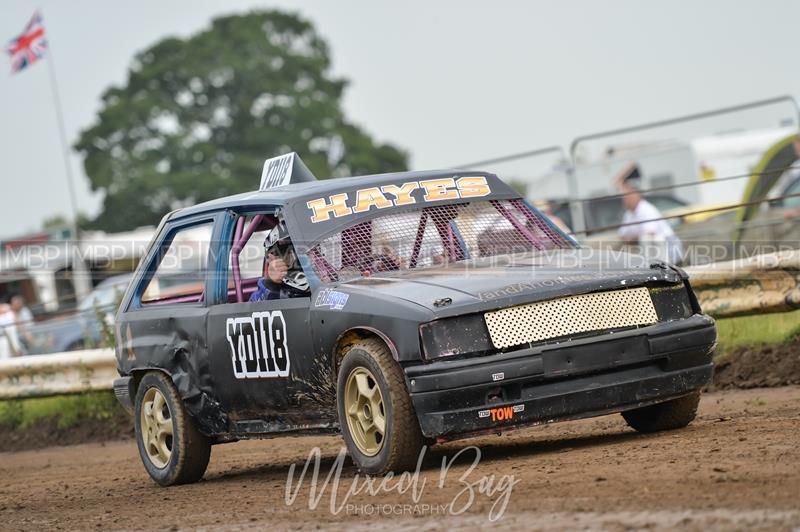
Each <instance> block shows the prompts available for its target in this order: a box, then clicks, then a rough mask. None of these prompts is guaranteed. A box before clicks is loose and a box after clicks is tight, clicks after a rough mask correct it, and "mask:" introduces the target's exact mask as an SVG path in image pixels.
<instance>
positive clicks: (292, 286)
mask: <svg viewBox="0 0 800 532" xmlns="http://www.w3.org/2000/svg"><path fill="white" fill-rule="evenodd" d="M264 250H265V254H264V277H263V278H262V279H259V280H258V289H257V290H256V291H255V292H253V294H252V295H251V296H250V301H267V300H270V299H288V298H291V297H308V295H309V291H310V290H309V287H308V279H306V274H305V273H303V269H302V268H301V267H300V262H299V261H298V260H297V255H296V254H295V251H294V246H293V245H292V241H291V239H290V238H289V232H288V231H287V230H286V225H285V224H284V223H283V222H282V221H280V222H278V224H277V225H276V226H275V227H273V228H272V229H271V230H270V232H269V233H268V234H267V237H266V238H265V239H264Z"/></svg>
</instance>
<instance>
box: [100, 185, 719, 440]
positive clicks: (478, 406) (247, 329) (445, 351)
mask: <svg viewBox="0 0 800 532" xmlns="http://www.w3.org/2000/svg"><path fill="white" fill-rule="evenodd" d="M304 181H305V180H304ZM278 220H281V221H283V222H284V223H285V224H286V227H287V228H288V230H289V233H290V235H291V239H292V242H293V244H294V246H295V249H296V251H297V255H298V257H299V259H300V263H301V264H302V267H303V269H304V271H305V273H306V275H307V277H308V279H309V284H310V286H311V292H310V295H309V297H299V298H293V299H281V300H270V301H259V302H249V301H248V299H249V294H250V293H252V291H253V290H254V289H255V283H256V282H257V278H258V277H259V276H260V273H259V272H260V270H259V269H258V268H257V267H258V266H260V262H259V261H260V260H261V258H260V255H259V253H260V252H261V251H263V249H262V248H261V247H260V241H259V239H260V238H261V237H259V236H258V235H259V234H260V233H261V232H263V231H266V230H267V229H269V228H270V227H272V226H273V225H274V224H275V223H276V222H277V221H278ZM187 231H188V232H193V233H192V234H194V235H198V234H200V233H202V234H203V235H205V236H204V238H205V240H200V239H195V238H184V236H182V235H186V234H187ZM181 239H183V240H181ZM177 242H184V243H185V244H186V249H187V250H194V251H196V252H197V253H196V254H195V255H194V256H192V258H191V259H190V260H187V259H185V258H184V259H181V258H180V257H178V255H180V253H179V252H176V251H175V250H176V245H177V244H176V243H177ZM248 250H251V251H252V250H255V251H254V253H252V254H251V255H252V256H251V257H249V258H248V257H245V254H246V253H245V252H247V251H248ZM178 251H180V250H178ZM173 255H174V256H175V257H178V258H177V259H176V260H175V261H174V262H175V264H176V265H177V266H176V267H175V268H174V269H173V270H174V271H162V270H164V268H165V266H164V264H165V263H166V261H167V259H169V258H170V257H172V256H173ZM248 261H249V262H250V263H254V264H255V265H256V266H255V267H252V268H250V267H248V265H247V263H248ZM643 261H644V259H641V258H639V257H634V256H630V255H627V254H623V253H616V254H612V253H603V252H598V251H593V250H587V249H583V248H580V247H579V246H577V244H576V243H575V242H574V241H573V240H572V239H571V238H570V237H569V236H567V235H565V234H564V233H563V232H561V231H560V230H559V229H558V228H556V227H555V226H554V225H553V224H552V223H550V222H549V220H547V218H546V217H545V216H544V215H542V214H541V213H540V212H539V211H537V210H536V209H534V208H533V207H531V206H530V205H528V204H527V203H526V202H525V201H524V200H522V199H521V198H520V197H519V195H518V194H517V193H516V192H515V191H514V190H512V189H511V188H510V187H509V186H507V185H506V184H504V183H503V182H502V181H501V180H500V179H498V178H497V177H496V176H494V175H493V174H490V173H487V172H475V171H460V170H459V171H438V172H424V173H422V172H417V173H413V172H409V173H400V174H384V175H378V176H366V177H359V178H346V179H344V178H343V179H331V180H326V181H319V182H316V181H311V180H308V181H307V182H300V183H293V184H288V185H284V186H278V187H275V188H270V189H267V190H264V191H260V192H253V193H246V194H241V195H237V196H232V197H228V198H223V199H220V200H215V201H212V202H209V203H205V204H202V205H197V206H194V207H190V208H187V209H183V210H180V211H177V212H174V213H171V214H170V215H168V216H166V217H165V218H164V220H163V221H162V223H161V225H160V227H159V229H158V232H157V235H156V237H155V239H154V241H153V243H152V244H151V246H150V249H149V251H148V253H147V255H146V256H145V257H144V258H143V259H142V262H141V264H140V266H139V269H138V270H137V272H136V274H135V276H134V278H133V280H132V282H131V284H130V286H129V288H128V290H127V292H126V294H125V297H124V299H123V301H122V304H121V307H120V310H119V313H118V316H117V321H116V327H117V352H116V354H117V359H118V365H119V373H120V375H121V378H120V379H118V380H117V381H116V382H115V390H116V392H117V396H118V398H119V399H120V401H121V402H122V403H123V404H124V405H126V406H127V407H129V408H132V407H133V402H134V399H133V398H134V397H135V396H136V391H137V390H136V388H137V385H138V382H139V381H140V379H141V376H142V375H144V374H145V373H147V372H151V371H157V372H161V373H163V374H165V375H167V376H168V377H169V379H170V380H171V381H172V382H173V383H174V386H175V388H176V389H177V392H178V394H179V396H180V398H181V399H182V401H183V403H184V405H185V407H186V410H187V412H188V413H189V415H190V417H191V418H192V420H193V421H194V423H195V424H196V425H197V427H198V429H199V431H200V432H201V433H202V434H204V435H205V436H207V437H209V438H211V439H212V441H213V442H222V441H228V440H233V439H240V438H248V437H265V436H274V435H278V434H304V433H320V432H329V431H336V430H339V429H340V426H341V425H342V424H343V423H340V419H339V416H337V397H338V398H339V400H340V401H341V400H342V398H341V397H342V393H343V392H342V390H337V374H338V372H339V368H340V366H341V363H342V358H343V357H344V356H345V355H346V354H347V352H348V349H349V347H350V346H352V345H353V344H355V343H357V342H358V341H359V340H362V339H364V338H374V339H377V340H379V341H380V342H382V343H383V344H385V346H386V348H387V349H388V352H390V353H391V357H392V359H393V360H394V364H396V365H397V366H398V367H399V368H400V370H401V371H402V376H403V381H404V385H405V388H406V391H407V393H408V396H409V397H410V399H411V404H412V405H413V410H414V412H415V415H416V418H417V421H418V423H419V427H420V430H421V433H422V435H424V437H425V438H426V439H427V440H426V441H432V440H435V441H446V440H450V439H455V438H459V437H463V436H468V435H473V434H479V433H484V432H502V431H504V430H507V429H510V428H513V427H517V426H521V425H531V424H537V423H543V422H550V421H555V420H565V419H575V418H581V417H588V416H594V415H600V414H605V413H610V412H621V411H625V410H630V409H637V408H643V407H646V406H647V405H652V404H655V403H660V402H665V401H668V400H672V399H675V398H677V397H681V396H685V395H687V394H690V393H693V392H696V391H698V390H699V389H700V388H702V387H703V386H704V385H705V384H706V383H707V382H708V381H709V380H710V378H711V374H712V362H711V356H712V350H713V348H714V345H715V341H716V332H715V326H714V322H713V320H712V319H711V318H709V317H707V316H705V315H703V314H702V313H701V309H700V308H699V305H698V302H697V300H696V298H695V297H694V294H693V293H692V290H691V288H690V285H689V281H688V279H687V276H686V275H685V273H684V272H683V271H682V270H680V269H679V268H676V267H673V266H670V265H668V264H664V263H655V264H649V263H646V262H643ZM187 263H191V264H193V265H197V267H195V268H193V269H192V268H188V267H187V266H186V265H187ZM189 270H191V271H189ZM187 271H189V273H187ZM358 404H359V405H361V403H358ZM354 408H355V407H354ZM382 408H383V407H382V406H381V409H382ZM367 410H368V409H367V408H366V407H365V414H364V415H366V416H369V415H371V414H372V413H371V412H368V411H367ZM359 415H361V413H359ZM387 415H388V414H387ZM367 454H368V453H367Z"/></svg>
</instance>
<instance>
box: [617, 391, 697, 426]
mask: <svg viewBox="0 0 800 532" xmlns="http://www.w3.org/2000/svg"><path fill="white" fill-rule="evenodd" d="M699 403H700V392H699V391H698V392H693V393H691V394H689V395H684V396H683V397H678V398H677V399H672V400H671V401H666V402H664V403H658V404H655V405H650V406H645V407H642V408H637V409H635V410H628V411H627V412H623V413H622V417H624V418H625V421H626V422H627V423H628V425H629V426H630V427H632V428H634V429H636V430H637V431H639V432H644V433H648V432H658V431H661V430H672V429H680V428H683V427H685V426H686V425H688V424H689V423H691V422H692V420H693V419H694V418H695V416H696V415H697V405H698V404H699Z"/></svg>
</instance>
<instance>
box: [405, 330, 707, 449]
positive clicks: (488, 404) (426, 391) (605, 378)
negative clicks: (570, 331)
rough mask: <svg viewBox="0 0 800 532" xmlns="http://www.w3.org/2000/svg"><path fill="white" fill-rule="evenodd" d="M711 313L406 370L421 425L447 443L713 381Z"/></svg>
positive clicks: (627, 405) (649, 399) (641, 402)
mask: <svg viewBox="0 0 800 532" xmlns="http://www.w3.org/2000/svg"><path fill="white" fill-rule="evenodd" d="M715 345H716V329H715V326H714V320H713V319H711V318H709V317H708V316H705V315H700V314H696V315H694V316H692V317H690V318H686V319H682V320H676V321H671V322H664V323H658V324H655V325H651V326H648V327H641V328H638V329H633V330H628V331H623V332H617V333H606V334H602V335H599V336H593V337H589V338H582V339H578V340H573V341H569V342H563V343H560V344H558V343H554V344H548V345H543V346H536V347H532V348H529V349H524V350H519V351H514V352H511V353H500V354H496V355H489V356H483V357H476V358H469V359H462V360H450V361H448V360H442V361H437V362H432V363H429V364H421V365H416V366H408V367H406V368H405V372H406V377H407V380H408V385H409V390H410V393H411V398H412V400H413V402H414V407H415V409H416V412H417V416H418V417H419V421H420V426H421V427H422V432H423V434H424V435H425V436H427V437H432V438H437V439H439V440H441V441H444V440H451V439H456V438H458V437H462V436H468V435H472V434H476V433H482V432H501V431H504V430H508V429H509V428H513V427H517V426H522V425H532V424H539V423H546V422H550V421H558V420H565V419H578V418H583V417H591V416H596V415H601V414H607V413H611V412H620V411H623V410H628V409H631V408H638V407H640V406H645V405H647V404H652V403H658V402H661V401H666V400H669V399H671V398H674V397H679V396H681V395H686V394H687V393H690V392H692V391H694V390H698V389H700V388H702V387H703V386H704V385H705V384H706V383H708V382H709V381H710V380H711V376H712V372H713V364H712V362H711V357H712V354H713V350H714V347H715Z"/></svg>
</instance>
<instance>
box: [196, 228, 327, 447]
mask: <svg viewBox="0 0 800 532" xmlns="http://www.w3.org/2000/svg"><path fill="white" fill-rule="evenodd" d="M234 216H235V215H234ZM237 218H238V217H237ZM252 218H253V216H249V217H247V218H246V221H247V224H249V223H251V222H252ZM233 225H234V224H232V230H231V233H230V237H231V238H233V235H234V232H235V230H234V229H233ZM245 227H246V225H245ZM244 232H245V233H246V232H247V229H245V230H244ZM254 233H255V234H252V233H251V235H252V236H250V237H249V240H248V243H247V245H246V246H245V248H244V249H242V250H241V252H240V255H246V256H248V257H249V258H250V259H252V258H253V256H254V255H255V254H259V253H260V254H261V255H263V246H262V242H263V238H264V236H263V233H264V232H263V231H262V232H259V231H254ZM236 234H239V232H236ZM233 244H234V243H233V242H232V243H231V244H230V245H229V246H227V248H226V249H225V252H226V253H227V254H228V256H230V254H231V248H235V246H234V245H233ZM254 251H255V253H254ZM235 252H236V250H235V249H234V253H235ZM232 260H233V259H232V258H230V260H224V261H223V260H220V261H219V262H220V265H221V266H222V267H223V268H224V269H225V271H222V270H220V271H219V272H217V275H219V276H220V277H221V278H224V279H226V280H227V283H226V290H224V291H223V292H224V293H221V294H217V296H215V297H216V300H215V301H214V302H213V303H212V304H211V305H210V308H209V317H208V334H207V337H208V343H209V352H210V353H211V359H210V363H211V373H212V375H213V378H214V387H215V389H217V390H218V397H219V399H220V402H221V406H222V408H223V409H224V410H225V411H226V412H227V414H228V417H229V419H230V420H231V421H232V422H233V423H234V430H235V431H237V432H253V433H259V432H275V431H282V430H291V429H294V428H298V427H300V426H313V425H315V424H317V423H318V422H320V420H321V419H323V418H325V415H324V413H323V412H322V410H323V408H321V406H325V405H320V403H319V402H318V401H312V400H311V398H312V397H314V388H315V382H314V380H315V378H314V377H313V375H316V373H315V368H316V366H315V362H314V353H313V342H312V337H311V333H310V329H311V324H310V323H309V305H310V302H311V298H310V297H298V298H293V299H279V300H269V301H257V302H249V301H247V299H248V296H249V294H248V293H245V294H244V297H243V299H242V301H241V302H239V301H238V300H237V296H236V290H235V284H234V281H233V279H232V276H231V275H230V273H231V272H229V271H227V270H229V269H230V267H231V265H232V262H231V261H232ZM255 262H256V264H257V265H258V268H257V269H256V270H255V271H252V270H251V271H250V272H248V271H246V269H243V270H242V273H241V275H242V276H243V277H244V278H245V281H249V282H250V284H251V285H252V281H254V280H255V278H254V277H250V278H249V279H247V278H248V276H253V275H255V276H259V275H260V270H261V268H260V264H261V261H260V260H257V261H255ZM334 401H335V399H334ZM328 406H330V405H328ZM331 408H335V405H334V406H333V407H331Z"/></svg>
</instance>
